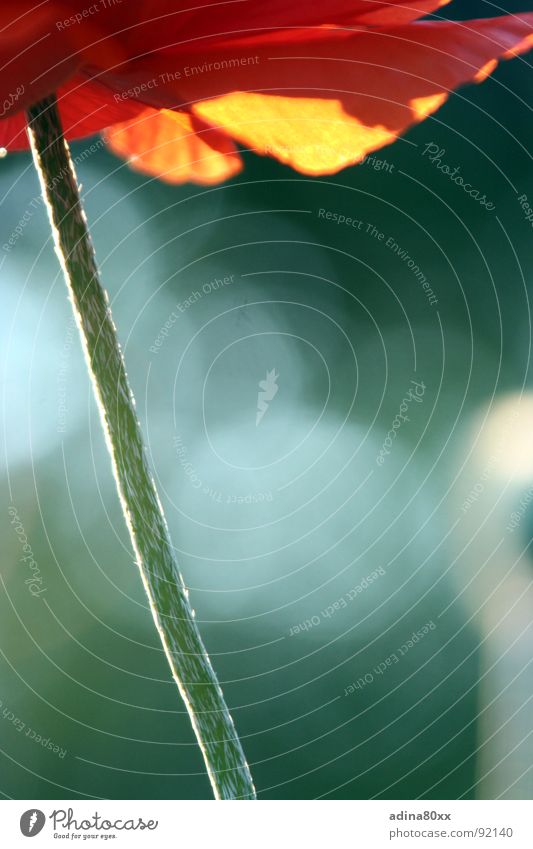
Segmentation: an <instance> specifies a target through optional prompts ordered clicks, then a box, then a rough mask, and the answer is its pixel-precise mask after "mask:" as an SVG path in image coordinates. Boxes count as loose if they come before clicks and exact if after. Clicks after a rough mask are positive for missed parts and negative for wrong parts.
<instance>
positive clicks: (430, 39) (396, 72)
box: [179, 15, 533, 174]
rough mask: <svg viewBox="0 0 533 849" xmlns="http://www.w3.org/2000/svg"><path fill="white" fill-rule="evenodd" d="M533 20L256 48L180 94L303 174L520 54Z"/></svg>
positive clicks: (363, 149)
mask: <svg viewBox="0 0 533 849" xmlns="http://www.w3.org/2000/svg"><path fill="white" fill-rule="evenodd" d="M532 25H533V15H524V16H522V17H521V18H518V17H512V16H509V17H501V18H495V19H487V20H481V21H468V22H465V23H433V22H421V23H413V24H410V25H408V26H405V27H395V28H392V29H383V30H367V31H362V32H356V33H346V32H342V33H339V32H334V31H331V32H330V34H329V35H328V36H327V37H325V38H323V40H321V41H320V42H317V41H316V40H315V41H314V43H313V44H312V45H311V46H310V48H309V50H308V51H307V52H306V51H305V48H304V45H302V43H299V44H298V47H297V48H295V49H294V50H293V51H290V54H291V55H287V54H289V51H288V50H287V48H284V49H283V48H279V47H277V46H276V47H275V48H274V49H272V50H270V51H266V50H260V51H258V53H257V62H255V63H254V64H253V65H250V66H248V67H246V68H242V69H241V68H238V69H227V70H226V71H225V72H224V73H222V72H219V73H217V74H209V73H204V74H203V75H202V74H198V75H196V76H193V77H190V78H188V79H184V80H181V81H180V86H179V91H180V94H181V95H182V96H184V97H188V98H189V99H190V101H192V102H193V104H194V105H193V106H192V108H193V111H194V113H195V114H196V115H199V116H200V117H201V118H203V119H204V120H206V121H208V122H209V123H211V124H212V125H214V126H216V127H219V128H221V129H224V130H225V131H226V132H227V133H229V134H230V135H231V136H232V137H233V138H235V139H236V140H237V141H239V142H240V143H241V144H244V145H246V146H247V147H249V148H251V149H253V150H256V151H258V152H259V153H264V154H270V155H272V156H275V157H277V158H278V159H280V160H281V161H282V162H285V163H287V164H290V165H292V166H293V167H294V168H296V169H298V170H300V171H302V172H303V173H307V174H325V173H333V172H335V171H337V170H339V169H340V168H343V167H345V166H346V165H349V164H352V163H355V162H358V161H360V160H361V158H362V157H363V156H364V155H365V154H367V153H369V152H370V151H373V150H376V149H377V148H379V147H382V146H383V145H385V144H387V143H389V142H391V141H393V140H394V139H395V138H396V137H397V136H398V135H399V134H400V133H402V132H403V131H404V130H405V129H406V128H407V127H409V126H410V125H411V124H414V123H417V122H419V121H421V120H422V119H423V118H425V117H427V115H429V114H431V113H432V112H434V111H435V110H436V109H438V108H439V106H441V105H442V103H444V101H445V100H446V99H447V97H448V95H449V93H450V92H451V91H452V90H453V89H455V88H457V87H458V86H459V85H461V84H463V83H467V82H473V81H480V80H482V79H484V78H485V77H486V75H487V74H488V73H490V72H492V70H493V69H494V67H495V65H496V63H497V60H498V59H504V58H510V57H511V56H513V55H517V54H518V53H520V52H522V51H524V50H526V49H527V48H528V47H529V46H531V44H532V35H531V30H532V28H533V27H532ZM224 58H225V57H224V56H223V55H222V54H221V55H219V56H218V57H217V59H216V61H221V60H223V59H224ZM226 58H227V55H226ZM213 59H214V57H213V56H210V57H209V61H213ZM215 87H216V88H215ZM214 89H215V91H214ZM224 89H225V90H226V92H228V93H224ZM264 92H268V93H264ZM214 93H218V94H219V96H215V97H214V98H211V99H204V98H207V97H210V96H211V95H213V94H214ZM195 101H196V102H195ZM198 101H203V102H198Z"/></svg>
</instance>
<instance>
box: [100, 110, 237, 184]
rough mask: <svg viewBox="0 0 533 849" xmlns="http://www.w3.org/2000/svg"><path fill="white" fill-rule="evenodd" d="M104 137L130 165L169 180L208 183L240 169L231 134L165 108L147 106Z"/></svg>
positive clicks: (168, 181)
mask: <svg viewBox="0 0 533 849" xmlns="http://www.w3.org/2000/svg"><path fill="white" fill-rule="evenodd" d="M105 139H106V142H107V144H108V146H109V147H110V148H111V150H112V151H113V153H116V154H117V155H118V156H121V157H124V158H125V159H127V160H128V163H129V164H130V165H131V167H132V168H133V169H134V170H136V171H140V172H141V173H142V174H147V175H149V176H151V177H159V178H160V179H162V180H164V181H165V182H167V183H185V182H187V181H190V182H193V183H201V184H204V185H212V184H215V183H220V182H222V181H223V180H228V179H230V177H233V176H234V175H235V174H238V172H239V171H240V170H241V168H242V162H241V157H240V156H239V154H238V153H237V150H236V148H235V145H234V144H233V142H232V141H231V139H229V138H227V136H225V135H223V134H222V133H219V132H217V131H216V130H213V129H211V128H210V127H209V126H208V125H207V124H204V123H203V122H201V121H200V120H199V119H198V118H195V117H194V116H191V115H187V114H185V113H179V112H171V111H170V110H168V109H161V110H155V109H150V108H147V109H145V110H144V111H143V112H142V113H141V114H140V115H139V117H138V118H136V119H135V120H134V121H127V122H125V123H122V124H117V125H115V126H114V127H111V128H110V129H108V130H107V131H106V133H105Z"/></svg>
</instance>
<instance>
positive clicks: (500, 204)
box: [0, 3, 533, 799]
mask: <svg viewBox="0 0 533 849" xmlns="http://www.w3.org/2000/svg"><path fill="white" fill-rule="evenodd" d="M512 10H513V11H514V10H518V7H517V6H515V7H513V9H512ZM491 11H492V14H497V13H499V11H500V9H499V8H498V9H497V10H494V7H490V8H489V6H488V4H474V3H463V4H455V5H454V6H452V9H451V11H450V13H449V14H450V16H453V15H455V16H456V17H461V18H465V17H468V16H476V15H486V14H490V13H491ZM531 79H532V77H531V67H530V65H528V64H527V63H526V61H524V60H517V61H514V62H512V63H505V64H504V65H503V66H502V67H500V68H499V69H498V71H497V72H496V73H495V74H494V76H493V77H492V78H491V79H489V80H488V81H487V82H486V83H484V84H483V85H482V86H475V87H471V88H467V89H463V90H461V91H460V92H459V93H458V94H457V95H455V96H454V97H453V98H452V99H451V101H450V102H449V103H448V104H447V105H445V106H444V108H443V109H441V110H440V111H439V112H438V113H437V114H436V116H435V117H433V118H430V119H429V120H427V121H426V122H425V123H424V124H422V125H421V126H419V127H417V128H415V129H414V130H412V131H411V132H410V133H409V134H408V135H407V136H406V137H405V138H404V139H402V140H399V141H398V142H397V143H396V144H395V145H393V146H390V147H388V148H385V149H383V150H382V151H379V152H378V153H377V154H376V156H375V159H371V160H369V161H368V162H366V163H365V164H363V165H360V166H359V167H356V168H352V169H349V170H347V171H344V172H342V173H340V174H337V175H335V176H332V177H327V178H319V179H308V178H306V177H303V176H302V175H299V174H296V173H294V172H292V171H290V170H289V169H288V168H285V167H283V166H281V165H279V164H277V163H276V162H274V161H273V160H268V159H264V158H260V157H257V156H255V155H254V154H253V153H250V152H246V153H245V154H244V156H245V160H246V167H245V169H244V171H243V173H242V174H241V175H240V176H239V177H237V178H236V179H235V180H233V181H231V182H229V183H227V184H224V185H222V186H219V187H215V188H207V189H206V188H201V187H196V186H185V187H171V186H167V185H163V184H161V183H157V182H154V181H150V180H147V179H144V178H143V177H141V176H139V175H136V174H134V173H133V172H131V171H130V170H128V168H127V167H126V166H124V165H123V163H122V162H121V161H119V160H117V159H115V158H113V157H112V156H111V155H110V154H109V153H107V152H106V150H105V149H104V148H102V147H100V146H97V150H96V151H95V152H94V153H92V154H90V155H86V151H87V147H88V144H90V143H93V142H92V141H91V142H87V141H81V142H78V143H76V144H75V145H74V146H73V151H74V155H75V156H79V157H80V158H81V162H80V164H79V166H78V173H79V177H80V180H81V182H82V186H83V196H84V203H85V206H86V211H87V216H88V220H89V222H90V227H91V233H92V236H93V240H94V243H95V247H96V252H97V256H98V259H99V263H100V267H101V271H102V277H103V281H104V283H105V285H106V287H107V289H108V291H109V296H110V301H111V304H112V309H113V314H114V318H115V322H116V325H117V329H118V333H119V336H120V338H121V341H122V343H123V347H124V352H125V357H126V361H127V366H128V373H129V377H130V380H131V382H132V385H133V388H134V392H135V395H136V400H137V407H138V412H139V416H140V419H141V422H142V426H143V431H144V434H145V436H146V440H147V443H148V446H149V452H150V455H151V462H152V465H153V469H154V473H155V477H156V481H157V484H158V487H159V491H160V494H161V498H162V501H163V504H164V507H165V511H166V515H167V518H168V522H169V525H170V529H171V534H172V538H173V541H174V544H175V546H176V549H177V552H178V556H179V562H180V565H181V568H182V571H183V573H184V576H185V581H186V583H187V586H188V587H189V589H190V595H191V600H192V603H193V606H194V608H195V610H196V616H197V620H198V622H199V625H200V628H201V631H202V634H203V636H204V638H205V641H206V644H207V647H208V650H209V651H210V653H211V656H212V659H213V664H214V666H215V669H216V671H217V673H218V675H219V677H220V680H221V682H222V687H223V690H224V694H225V696H226V699H227V701H228V703H229V705H230V707H231V710H232V713H233V716H234V719H235V722H236V725H237V729H238V731H239V733H240V735H241V737H242V741H243V745H244V747H245V750H246V753H247V756H248V759H249V761H250V763H251V766H252V771H253V774H254V778H255V781H256V784H257V788H258V791H259V796H260V798H265V799H268V798H289V799H293V798H295V799H300V798H314V797H327V798H370V797H379V798H384V797H385V798H417V797H426V798H429V797H431V798H459V797H464V798H472V797H475V796H478V797H489V798H493V797H496V796H498V795H503V796H508V797H510V798H513V797H525V798H531V792H532V789H533V785H532V782H533V777H532V776H533V773H532V771H531V766H532V764H533V757H532V755H531V752H532V750H533V737H530V736H529V734H531V732H532V731H533V722H532V720H531V719H530V717H529V714H530V713H531V710H530V707H529V700H530V699H531V697H532V696H533V680H532V675H531V668H530V666H529V665H528V664H529V658H530V656H531V648H532V647H533V635H532V634H531V633H530V631H529V621H530V611H531V603H532V597H531V591H530V588H529V587H530V583H531V578H532V577H533V573H532V572H531V560H530V556H529V554H528V546H529V542H530V539H531V529H532V522H531V514H530V511H529V501H530V500H533V490H530V487H531V485H532V484H533V465H532V464H533V447H532V436H531V434H532V432H533V431H532V430H531V426H532V425H533V412H532V405H533V400H532V399H533V395H532V394H531V392H532V389H531V375H530V369H529V353H530V339H531V325H530V312H529V301H528V293H529V292H530V290H531V284H532V281H531V273H530V269H531V232H532V231H531V224H530V223H528V222H527V220H526V219H525V215H524V211H523V209H522V208H521V206H520V202H519V200H518V198H519V197H520V196H522V195H523V194H526V195H527V196H528V197H529V198H530V199H532V198H533V181H532V169H531V159H530V156H529V154H528V153H527V144H528V142H529V141H530V139H531V129H532V122H531V102H530V101H531V90H532V86H531ZM528 101H529V102H528ZM430 144H433V145H436V146H438V147H437V149H439V150H442V149H443V150H444V153H443V154H441V159H442V162H445V163H447V164H449V165H450V166H451V167H452V168H453V167H455V166H459V167H460V172H461V174H463V175H464V176H465V179H468V181H469V182H470V183H471V184H472V185H473V186H475V187H476V188H477V189H479V192H480V195H483V194H485V195H486V197H487V198H488V199H490V201H491V202H493V203H494V206H495V208H494V209H493V210H489V209H487V208H486V207H484V206H483V205H482V204H480V203H479V202H478V201H477V200H476V199H475V198H472V197H470V196H469V195H467V194H465V192H464V191H463V190H462V189H461V188H460V187H459V186H457V185H456V184H455V183H453V182H452V181H451V180H450V179H449V177H447V176H446V175H445V174H444V173H443V172H442V170H439V169H438V168H437V167H436V163H434V162H432V161H431V159H430V156H429V154H430V153H431V150H433V148H427V146H428V145H430ZM426 149H427V152H426V153H424V151H425V150H426ZM0 197H1V198H2V203H1V207H2V217H1V233H0V244H1V245H5V244H6V243H7V241H8V239H9V237H10V235H11V234H12V233H13V231H14V230H15V228H16V227H17V225H18V224H19V222H20V221H22V220H24V221H25V224H24V227H23V228H22V233H21V235H20V236H19V237H18V238H17V240H16V243H15V244H14V245H13V246H11V247H10V248H9V250H5V249H2V250H1V251H0V254H1V255H0V263H1V266H0V268H1V271H0V276H1V292H2V309H1V310H0V321H1V324H2V331H1V341H0V346H1V352H2V367H3V374H2V396H3V409H2V425H3V433H4V451H3V452H2V478H3V485H2V517H3V518H2V524H1V528H2V552H3V555H2V587H1V588H0V590H1V591H0V606H1V618H0V622H1V624H0V629H1V642H0V646H1V658H0V702H1V704H0V714H1V716H0V719H1V722H0V730H1V747H0V748H1V756H0V757H1V760H2V782H1V785H0V787H1V790H2V792H3V794H4V795H5V796H6V797H13V798H33V799H38V798H65V797H67V798H69V797H73V798H86V797H106V798H107V797H110V798H209V796H210V789H209V784H208V781H207V778H206V776H205V774H204V771H203V765H202V761H201V758H200V755H199V752H198V750H197V748H196V745H195V742H194V738H193V734H192V730H191V727H190V723H189V720H188V718H187V716H186V714H185V713H184V708H183V705H182V704H181V702H180V700H179V698H178V695H177V692H176V690H175V687H174V685H173V683H172V682H171V680H170V676H169V671H168V667H167V663H166V661H165V658H164V656H163V653H162V650H161V646H160V644H159V640H158V637H157V634H156V632H155V630H154V627H153V623H152V619H151V616H150V613H149V610H148V609H147V605H146V599H145V595H144V592H143V589H142V586H141V582H140V578H139V574H138V571H137V568H136V566H135V564H134V562H133V558H132V554H131V549H130V545H129V541H128V537H127V533H126V530H125V525H124V521H123V518H122V515H121V511H120V507H119V504H118V500H117V497H116V493H115V489H114V483H113V479H112V474H111V469H110V464H109V458H108V456H107V452H106V449H105V446H104V441H103V437H102V433H101V428H100V424H99V421H98V415H97V411H96V408H95V405H94V402H93V399H92V394H91V388H90V385H89V382H88V378H87V374H86V369H85V367H84V362H83V357H82V354H81V349H80V345H79V341H78V339H77V335H76V331H75V328H74V325H73V322H72V319H71V311H70V307H69V303H68V302H67V298H66V293H65V286H64V283H63V280H62V278H61V275H60V272H59V269H58V264H57V261H56V258H55V256H54V253H53V248H52V245H51V242H50V237H49V228H48V223H47V220H46V215H45V211H44V209H43V207H42V204H40V202H39V201H38V200H37V199H38V197H39V187H38V181H37V177H36V175H35V173H34V171H33V168H32V166H31V162H30V158H29V156H27V155H17V156H15V155H14V156H12V157H8V158H7V159H5V160H4V161H2V163H1V166H0ZM530 202H531V203H533V201H531V200H530ZM328 213H329V214H328ZM341 216H345V217H346V218H350V219H354V220H355V221H357V222H361V223H360V225H359V224H357V225H355V226H352V224H351V223H350V224H347V223H345V222H342V223H339V219H340V217H341ZM394 245H396V248H395V247H394ZM424 281H426V282H427V285H426V286H424ZM428 287H429V289H430V290H431V292H432V295H430V294H429V289H428ZM272 370H274V371H275V373H274V375H271V376H270V378H268V376H267V373H268V372H271V371H272ZM260 381H266V383H265V386H266V387H267V389H266V394H267V396H268V397H270V396H272V397H270V400H268V401H267V407H266V411H265V412H264V415H263V416H262V417H261V418H260V420H259V421H258V422H257V412H258V395H259V393H261V392H262V391H265V389H264V387H260V386H259V383H260ZM269 381H270V383H269ZM273 381H274V382H275V385H276V386H277V391H274V390H273V389H272V382H273ZM417 387H418V388H417ZM269 389H270V393H269ZM520 399H521V400H520ZM260 409H261V408H260ZM400 413H401V415H402V416H403V418H398V416H399V414H400ZM13 511H15V512H13ZM513 514H516V515H515V518H514V519H513V518H512V517H513ZM511 525H514V526H513V527H511ZM17 529H18V530H17ZM23 535H24V536H23ZM21 537H22V538H23V540H24V541H26V540H27V543H26V544H27V545H29V546H30V548H31V554H32V558H33V559H32V560H31V561H28V560H23V559H21V558H22V557H23V555H24V554H25V553H27V549H26V552H24V551H23V550H22V547H21V542H20V540H21ZM29 562H31V563H32V566H31V568H30V566H29V565H28V564H29ZM413 633H415V637H413Z"/></svg>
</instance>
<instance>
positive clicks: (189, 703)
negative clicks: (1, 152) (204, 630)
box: [27, 96, 255, 799]
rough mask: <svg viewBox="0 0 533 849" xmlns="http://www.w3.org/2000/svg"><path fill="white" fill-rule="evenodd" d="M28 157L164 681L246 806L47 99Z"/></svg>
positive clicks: (32, 119) (234, 744)
mask: <svg viewBox="0 0 533 849" xmlns="http://www.w3.org/2000/svg"><path fill="white" fill-rule="evenodd" d="M27 118H28V132H29V136H30V143H31V147H32V152H33V158H34V161H35V165H36V168H37V171H38V173H39V178H40V181H41V187H42V191H43V195H44V198H45V200H46V202H47V206H48V211H49V215H50V221H51V224H52V229H53V233H54V241H55V246H56V251H57V254H58V256H59V260H60V262H61V265H62V267H63V271H64V274H65V279H66V282H67V285H68V288H69V293H70V298H71V301H72V305H73V309H74V314H75V316H76V321H77V324H78V328H79V331H80V335H81V339H82V343H83V348H84V351H85V355H86V359H87V364H88V367H89V371H90V375H91V378H92V383H93V387H94V392H95V395H96V399H97V402H98V407H99V410H100V416H101V420H102V425H103V428H104V432H105V436H106V441H107V445H108V448H109V452H110V454H111V458H112V463H113V471H114V474H115V480H116V484H117V489H118V493H119V497H120V502H121V505H122V509H123V511H124V516H125V519H126V522H127V525H128V529H129V532H130V537H131V542H132V545H133V548H134V551H135V554H136V558H137V563H138V565H139V569H140V572H141V577H142V580H143V583H144V587H145V589H146V593H147V595H148V600H149V602H150V608H151V610H152V615H153V617H154V622H155V624H156V627H157V630H158V632H159V635H160V637H161V642H162V643H163V647H164V650H165V653H166V656H167V658H168V662H169V664H170V668H171V671H172V675H173V677H174V680H175V682H176V684H177V685H178V688H179V690H180V693H181V695H182V697H183V700H184V702H185V705H186V707H187V711H188V713H189V716H190V718H191V722H192V725H193V728H194V731H195V734H196V737H197V739H198V743H199V745H200V748H201V750H202V754H203V756H204V760H205V763H206V766H207V771H208V774H209V778H210V781H211V784H212V787H213V791H214V794H215V797H216V798H218V799H236V798H240V799H242V798H245V799H253V798H255V789H254V785H253V782H252V777H251V775H250V770H249V768H248V764H247V763H246V759H245V757H244V753H243V750H242V747H241V744H240V741H239V738H238V737H237V733H236V731H235V726H234V725H233V721H232V718H231V716H230V714H229V711H228V708H227V706H226V703H225V701H224V697H223V694H222V690H221V688H220V685H219V683H218V681H217V678H216V675H215V673H214V671H213V667H212V666H211V662H210V660H209V657H208V655H207V652H206V650H205V648H204V645H203V643H202V639H201V637H200V634H199V632H198V628H197V626H196V623H195V621H194V615H193V612H192V610H191V607H190V605H189V601H188V596H187V590H186V589H185V586H184V583H183V579H182V577H181V575H180V572H179V569H178V566H177V563H176V559H175V555H174V551H173V548H172V543H171V540H170V535H169V531H168V527H167V523H166V521H165V517H164V515H163V508H162V506H161V502H160V500H159V497H158V494H157V491H156V487H155V483H154V480H153V477H152V475H151V473H150V469H149V466H148V462H147V459H146V452H145V448H144V445H143V440H142V435H141V430H140V426H139V422H138V420H137V416H136V413H135V402H134V399H133V395H132V392H131V389H130V387H129V384H128V379H127V376H126V370H125V365H124V359H123V356H122V352H121V349H120V345H119V342H118V339H117V334H116V330H115V326H114V324H113V319H112V317H111V310H110V307H109V303H108V298H107V294H106V292H105V290H104V289H103V287H102V285H101V283H100V281H99V278H98V270H97V266H96V261H95V257H94V251H93V247H92V244H91V240H90V237H89V233H88V230H87V224H86V219H85V215H84V213H83V209H82V206H81V200H80V195H79V192H78V185H77V181H76V175H75V172H74V167H73V164H72V160H71V158H70V153H69V148H68V145H67V142H66V141H65V139H64V136H63V131H62V127H61V120H60V117H59V112H58V109H57V103H56V98H55V96H51V97H48V98H46V99H44V100H42V101H41V102H40V103H38V104H36V105H35V106H34V107H32V108H31V109H30V110H29V111H28V116H27Z"/></svg>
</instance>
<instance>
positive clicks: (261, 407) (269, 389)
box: [255, 368, 279, 427]
mask: <svg viewBox="0 0 533 849" xmlns="http://www.w3.org/2000/svg"><path fill="white" fill-rule="evenodd" d="M278 377H279V374H276V369H275V368H273V369H272V371H267V373H266V378H265V380H260V381H259V389H260V391H259V392H258V393H257V414H256V417H255V426H256V427H257V425H258V424H259V422H260V421H261V419H262V418H263V416H264V415H265V413H266V411H267V410H268V405H269V403H270V401H272V399H273V397H274V395H275V394H276V392H277V391H278V389H279V386H278V384H277V383H276V381H277V379H278Z"/></svg>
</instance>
